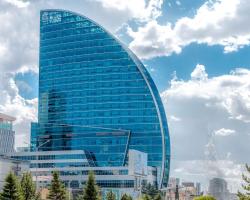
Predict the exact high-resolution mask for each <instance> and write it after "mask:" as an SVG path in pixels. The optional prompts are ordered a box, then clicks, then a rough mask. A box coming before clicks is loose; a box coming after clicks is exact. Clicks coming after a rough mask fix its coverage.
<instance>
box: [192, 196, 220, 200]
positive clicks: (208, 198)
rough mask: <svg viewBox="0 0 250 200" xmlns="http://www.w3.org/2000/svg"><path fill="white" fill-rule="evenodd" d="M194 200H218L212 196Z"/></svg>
mask: <svg viewBox="0 0 250 200" xmlns="http://www.w3.org/2000/svg"><path fill="white" fill-rule="evenodd" d="M194 200H216V199H215V198H214V197H212V196H200V197H195V198H194Z"/></svg>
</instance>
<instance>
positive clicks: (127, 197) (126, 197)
mask: <svg viewBox="0 0 250 200" xmlns="http://www.w3.org/2000/svg"><path fill="white" fill-rule="evenodd" d="M121 200H133V199H132V197H131V196H130V195H127V194H123V195H122V198H121Z"/></svg>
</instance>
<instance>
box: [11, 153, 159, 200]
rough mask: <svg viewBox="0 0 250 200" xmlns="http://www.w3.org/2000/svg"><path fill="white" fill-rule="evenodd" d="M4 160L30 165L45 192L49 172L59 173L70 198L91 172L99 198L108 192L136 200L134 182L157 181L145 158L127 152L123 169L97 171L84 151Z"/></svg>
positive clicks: (15, 155)
mask: <svg viewBox="0 0 250 200" xmlns="http://www.w3.org/2000/svg"><path fill="white" fill-rule="evenodd" d="M7 156H8V157H10V158H12V159H15V160H21V161H29V162H30V169H29V171H30V172H31V173H32V176H33V180H34V181H36V183H37V186H38V188H39V190H42V189H43V188H48V186H49V185H50V182H51V179H52V172H53V171H58V172H59V174H60V179H61V180H62V181H63V182H64V184H65V185H66V187H67V188H70V190H71V191H72V192H73V194H76V193H78V192H79V190H81V191H82V188H83V186H84V185H85V183H86V181H87V178H88V173H89V171H93V172H94V173H95V177H96V182H97V184H98V185H99V186H100V188H101V191H102V197H105V194H106V193H107V191H109V190H110V189H112V191H113V192H115V193H116V195H117V199H120V198H121V196H122V195H123V194H124V193H127V194H128V193H129V194H131V195H132V196H133V197H134V198H138V196H139V194H140V191H141V184H138V182H142V181H145V182H148V183H151V184H153V183H154V182H156V179H157V177H156V175H157V174H156V171H157V169H156V168H155V167H150V166H147V154H145V153H142V152H139V151H136V150H129V159H128V165H126V166H104V167H98V166H97V165H96V161H95V159H94V158H93V157H92V156H91V154H90V153H89V152H87V151H84V150H70V151H67V150H64V151H36V152H15V153H9V154H7ZM104 199H105V198H104Z"/></svg>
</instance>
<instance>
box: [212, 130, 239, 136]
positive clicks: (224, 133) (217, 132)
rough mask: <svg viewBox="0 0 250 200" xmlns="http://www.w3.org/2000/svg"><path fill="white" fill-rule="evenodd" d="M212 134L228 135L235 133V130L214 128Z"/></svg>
mask: <svg viewBox="0 0 250 200" xmlns="http://www.w3.org/2000/svg"><path fill="white" fill-rule="evenodd" d="M214 134H215V135H217V136H230V135H233V134H235V130H232V129H225V128H221V129H219V130H216V131H215V132H214Z"/></svg>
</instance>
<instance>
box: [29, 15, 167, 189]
mask: <svg viewBox="0 0 250 200" xmlns="http://www.w3.org/2000/svg"><path fill="white" fill-rule="evenodd" d="M39 62H40V68H39V70H40V74H39V116H38V124H36V125H33V130H32V138H31V141H32V142H33V143H34V142H35V143H36V144H35V145H36V146H37V147H39V150H42V151H43V150H79V149H83V150H86V151H88V152H90V156H92V159H93V160H95V163H96V165H97V166H122V165H126V163H127V151H128V149H136V150H139V151H142V152H146V153H148V165H149V166H155V167H157V169H158V177H159V178H158V179H159V180H158V184H159V186H160V187H161V186H166V184H167V181H168V173H169V162H170V142H169V133H168V127H167V121H166V116H165V112H164V108H163V105H162V102H161V99H160V96H159V93H158V90H157V88H156V86H155V84H154V82H153V81H152V79H151V77H150V75H149V73H148V72H147V70H146V69H145V67H144V66H143V64H142V63H141V62H140V61H139V59H138V58H137V57H136V56H135V55H134V54H133V53H132V52H131V51H130V50H129V49H127V48H126V47H125V46H124V45H122V44H121V43H120V42H119V41H118V40H117V39H116V38H115V37H114V36H112V35H111V34H110V33H109V32H107V31H106V30H105V29H104V28H102V27H101V26H100V25H98V24H96V23H95V22H93V21H92V20H90V19H88V18H86V17H84V16H81V15H78V14H76V13H72V12H70V11H63V10H44V11H41V18H40V60H39ZM34 127H35V128H34ZM34 138H35V139H34ZM48 139H49V142H47V143H46V144H44V145H43V143H44V142H45V141H46V140H48Z"/></svg>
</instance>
